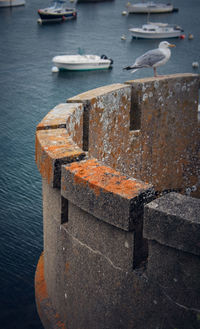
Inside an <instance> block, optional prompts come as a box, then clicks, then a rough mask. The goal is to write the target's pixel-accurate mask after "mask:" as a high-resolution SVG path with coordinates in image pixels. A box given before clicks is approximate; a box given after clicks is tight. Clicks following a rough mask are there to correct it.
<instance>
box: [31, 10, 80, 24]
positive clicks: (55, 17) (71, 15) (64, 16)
mask: <svg viewBox="0 0 200 329" xmlns="http://www.w3.org/2000/svg"><path fill="white" fill-rule="evenodd" d="M38 14H39V16H40V19H41V20H42V21H43V22H45V21H46V22H50V21H52V22H53V21H62V20H69V19H75V18H76V17H77V13H76V12H75V11H71V12H68V13H60V14H53V13H44V12H41V11H38Z"/></svg>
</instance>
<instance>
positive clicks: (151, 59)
mask: <svg viewBox="0 0 200 329" xmlns="http://www.w3.org/2000/svg"><path fill="white" fill-rule="evenodd" d="M164 58H165V56H164V55H163V53H162V52H161V51H160V50H159V49H154V50H149V51H147V52H146V53H145V54H144V55H142V56H140V57H138V58H137V59H136V61H135V66H139V67H149V66H152V65H154V64H155V63H157V62H160V61H161V60H163V59H164Z"/></svg>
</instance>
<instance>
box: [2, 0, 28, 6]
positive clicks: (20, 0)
mask: <svg viewBox="0 0 200 329" xmlns="http://www.w3.org/2000/svg"><path fill="white" fill-rule="evenodd" d="M25 2H26V1H25V0H0V7H15V6H23V5H25Z"/></svg>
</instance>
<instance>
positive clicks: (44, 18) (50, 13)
mask: <svg viewBox="0 0 200 329" xmlns="http://www.w3.org/2000/svg"><path fill="white" fill-rule="evenodd" d="M38 15H39V16H40V19H39V20H38V22H39V23H43V22H57V21H65V20H69V19H75V18H76V17H77V11H76V9H75V8H68V7H66V1H63V0H58V1H54V2H53V5H52V6H50V7H47V8H44V9H38Z"/></svg>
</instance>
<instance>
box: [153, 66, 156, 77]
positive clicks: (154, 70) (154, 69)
mask: <svg viewBox="0 0 200 329" xmlns="http://www.w3.org/2000/svg"><path fill="white" fill-rule="evenodd" d="M153 72H154V77H157V72H156V67H154V68H153Z"/></svg>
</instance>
